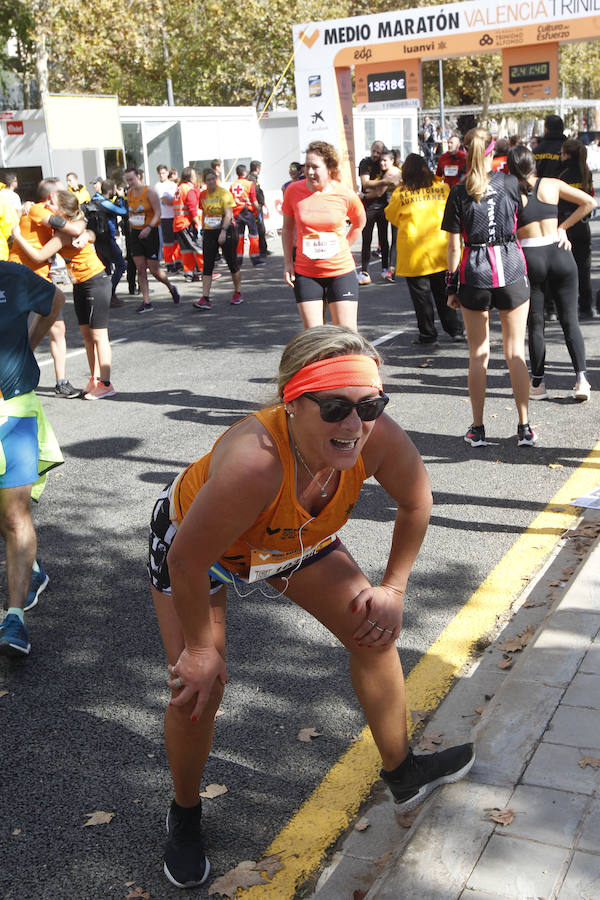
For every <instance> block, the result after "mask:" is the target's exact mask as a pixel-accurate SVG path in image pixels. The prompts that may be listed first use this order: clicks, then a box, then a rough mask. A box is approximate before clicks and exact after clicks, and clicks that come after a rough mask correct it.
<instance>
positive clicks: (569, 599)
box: [303, 510, 600, 900]
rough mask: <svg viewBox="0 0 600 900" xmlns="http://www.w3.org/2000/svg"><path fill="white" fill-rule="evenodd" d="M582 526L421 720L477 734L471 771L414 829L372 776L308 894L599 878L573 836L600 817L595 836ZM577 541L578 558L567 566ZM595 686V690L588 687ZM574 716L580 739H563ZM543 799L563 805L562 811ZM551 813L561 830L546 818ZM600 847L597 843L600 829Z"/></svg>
mask: <svg viewBox="0 0 600 900" xmlns="http://www.w3.org/2000/svg"><path fill="white" fill-rule="evenodd" d="M599 520H600V513H598V511H595V510H594V511H592V510H586V511H585V513H584V516H583V519H582V523H581V524H582V525H585V524H597V523H598V522H599ZM578 531H579V529H575V531H574V533H569V534H568V535H566V536H565V538H566V539H565V540H564V541H563V543H562V545H561V546H559V547H558V548H557V552H556V554H555V556H554V557H553V559H552V560H551V561H550V562H549V563H548V564H547V565H546V567H545V568H544V569H543V570H542V571H541V573H540V574H539V575H538V576H537V579H536V580H535V582H534V583H532V584H531V585H529V586H528V588H527V589H526V591H525V592H524V593H523V595H522V597H521V598H520V601H519V604H520V605H519V604H517V605H519V608H518V610H517V612H516V613H513V614H512V615H511V617H510V619H509V620H508V621H507V622H506V623H499V628H500V629H501V630H500V633H499V634H498V635H497V636H496V638H495V639H494V641H493V643H491V644H490V646H489V647H488V648H487V649H486V650H485V651H484V652H483V654H482V655H481V656H480V657H479V659H478V660H476V661H475V662H474V663H473V665H472V666H470V667H469V668H468V670H467V671H466V672H465V673H463V675H462V677H461V678H460V679H459V680H458V681H457V683H456V685H455V686H454V687H453V689H452V690H451V691H450V693H449V694H448V696H447V697H446V698H445V699H444V701H443V702H442V704H441V705H440V707H439V708H438V710H437V711H436V712H435V714H434V715H433V716H432V717H431V719H430V720H428V721H427V723H426V726H425V728H424V731H425V732H426V733H428V734H441V735H442V736H443V743H442V745H441V746H442V747H443V746H450V745H452V744H455V743H461V742H464V741H466V740H474V741H475V743H476V746H477V761H476V763H475V766H474V767H473V769H472V770H471V773H470V774H469V776H468V778H467V779H465V780H464V781H462V782H460V783H458V784H455V785H448V786H446V787H445V788H443V789H442V790H438V791H436V792H435V793H434V794H433V796H432V797H431V799H430V800H428V801H427V802H426V803H425V804H424V805H423V807H422V808H421V810H420V812H419V814H418V816H417V818H416V819H415V821H414V823H413V825H412V827H410V828H406V827H402V823H399V822H398V821H397V819H396V816H395V815H394V805H393V803H392V802H391V800H390V798H389V795H387V793H386V792H385V791H384V790H383V788H382V786H381V785H378V786H377V787H376V788H375V789H374V791H373V795H372V796H373V800H372V801H371V805H370V806H369V808H368V809H366V810H363V811H362V817H363V820H366V821H368V828H367V829H366V830H365V831H361V832H357V831H355V830H352V831H350V832H349V833H347V835H346V836H345V837H344V838H342V839H341V840H340V841H338V844H337V845H336V850H335V852H334V855H333V857H332V859H331V862H330V865H329V866H328V867H326V868H325V869H324V870H323V871H322V873H321V876H320V878H319V880H318V882H317V884H316V887H315V890H314V893H313V894H312V895H310V896H314V897H315V900H340V898H342V897H343V898H344V900H346V898H349V900H350V898H352V897H353V896H354V894H353V892H356V895H357V896H360V897H361V898H364V900H399V898H400V897H415V898H419V900H422V898H427V900H430V898H431V900H454V898H456V900H458V898H462V900H479V898H483V897H487V898H490V897H494V896H496V897H511V898H515V900H524V898H526V897H529V896H531V897H532V898H539V897H544V898H546V900H549V898H550V897H558V896H559V895H558V893H557V892H556V890H555V887H556V885H558V886H560V885H561V884H563V882H564V885H563V888H564V886H565V885H566V886H567V888H568V884H567V882H568V877H571V880H573V879H575V878H577V877H579V878H580V880H581V878H584V879H585V878H587V879H588V881H589V871H588V869H589V866H590V864H591V863H594V864H597V865H596V868H595V869H594V871H595V873H596V874H595V876H594V877H596V875H597V876H598V877H599V878H600V874H599V873H600V856H596V855H595V854H594V855H593V857H590V856H589V851H585V852H584V851H580V850H579V848H578V844H577V840H578V838H577V835H579V834H580V832H581V831H582V829H583V821H584V818H585V817H586V816H588V817H589V816H591V817H592V819H591V820H590V821H595V820H594V819H593V815H594V814H595V812H594V811H595V809H596V807H595V806H594V803H597V804H598V810H597V815H598V825H597V826H596V827H597V828H598V832H599V835H598V837H600V801H596V797H595V792H596V791H597V790H598V789H599V787H600V772H599V771H597V770H594V769H592V768H590V767H586V768H585V769H583V768H581V767H580V766H578V765H577V763H578V761H579V759H581V757H582V756H585V755H591V756H596V757H600V710H599V711H596V710H593V712H592V711H590V710H586V714H585V716H584V717H583V719H582V717H581V715H579V713H581V711H582V707H583V706H587V705H588V702H589V704H590V705H591V704H592V703H593V704H595V706H596V707H600V691H598V690H597V688H598V687H600V641H598V638H597V636H598V633H599V632H600V538H598V539H596V540H595V541H594V542H593V543H592V542H591V541H590V540H589V539H587V540H585V541H583V546H584V548H585V550H584V551H582V549H581V547H582V545H581V544H580V545H579V547H578V546H577V540H573V539H571V538H576V536H577V532H578ZM590 544H592V545H591V548H590ZM582 552H585V555H584V557H583V561H582V565H581V566H580V567H578V568H576V569H575V571H574V572H573V571H572V570H573V568H574V567H577V566H578V563H579V560H580V559H581V554H582ZM569 571H571V575H570V576H569V575H568V573H569ZM526 631H528V633H529V634H530V635H533V636H532V637H531V639H530V640H529V643H528V644H527V646H526V648H525V649H524V650H522V651H520V652H515V653H512V654H510V655H511V656H512V657H513V659H514V663H513V667H512V668H511V669H510V670H508V671H507V670H502V669H500V668H498V664H499V663H500V662H502V661H503V660H504V659H505V658H506V657H507V655H508V654H507V653H506V652H505V651H504V650H502V649H501V647H504V646H505V641H506V640H507V639H510V638H513V637H515V636H516V635H520V634H523V632H526ZM595 640H596V641H597V642H596V643H594V641H595ZM584 661H585V664H584ZM590 678H591V679H592V681H594V683H593V684H591V683H589V679H590ZM595 678H597V682H596V681H595V680H594V679H595ZM586 679H587V680H586ZM590 691H593V692H594V694H595V696H596V697H597V698H598V699H597V700H589V698H588V695H589V694H590ZM570 703H574V704H575V703H576V704H577V705H576V706H575V705H574V706H571V705H570ZM482 707H483V710H482ZM479 711H481V714H480V713H479ZM586 721H587V722H588V723H589V725H588V726H586ZM573 729H577V735H578V736H577V741H578V743H577V746H572V745H570V744H569V743H568V742H569V740H570V738H569V732H570V731H572V730H573ZM417 749H418V743H417ZM584 751H587V752H584ZM548 804H550V805H551V806H552V805H553V807H554V810H555V812H558V811H559V810H560V813H561V815H560V817H559V818H557V817H556V816H552V815H551V811H550V810H549V809H548V808H547V807H548ZM507 806H510V807H511V808H513V809H514V810H515V813H516V815H515V820H514V822H513V823H512V825H511V826H507V827H504V826H501V825H498V824H496V823H495V822H493V821H492V820H491V819H490V818H489V813H490V810H491V809H493V808H504V807H507ZM592 807H593V808H592ZM545 820H548V821H551V822H552V823H553V825H552V828H554V831H555V832H557V833H554V832H553V831H552V828H550V829H546V830H545V831H544V827H543V823H544V821H545ZM575 820H576V821H575ZM561 822H562V825H561ZM564 822H567V823H568V827H567V826H566V825H564ZM523 823H526V825H527V826H528V828H529V831H528V828H527V827H525V828H523ZM532 828H533V832H532V833H533V834H535V835H536V836H535V837H531V834H530V832H531V829H532ZM561 828H562V831H561ZM536 829H537V830H536ZM565 829H566V831H565ZM588 830H589V829H588ZM515 841H516V844H515ZM498 842H500V844H498ZM594 846H595V848H596V853H599V852H600V840H597V841H596V843H595V844H594ZM509 851H510V852H509ZM582 852H583V856H582V855H581V853H582ZM499 854H500V856H499ZM523 854H525V855H526V859H525V860H524V861H523V860H522V859H521V857H522V855H523ZM586 854H588V855H586ZM498 860H501V861H502V862H503V864H502V865H500V864H499V862H498ZM592 868H593V866H592ZM521 869H523V871H524V872H525V874H524V875H523V876H522V877H520V876H519V878H520V880H519V878H517V879H516V880H517V881H518V884H516V885H515V884H512V882H511V880H510V877H509V876H508V875H507V872H508V873H510V872H512V871H513V870H514V872H519V871H520V870H521ZM571 870H573V873H574V874H573V875H571ZM579 870H580V871H581V873H583V874H581V875H580V876H578V875H577V871H579ZM378 871H379V874H377V873H378ZM515 877H516V876H515ZM594 884H595V882H594ZM484 885H485V886H484ZM530 888H531V890H532V892H531V893H529V889H530ZM480 890H483V892H484V893H480ZM578 890H579V888H578ZM490 891H492V893H490ZM494 891H496V893H494ZM593 891H594V892H593V893H590V894H586V893H582V894H577V895H575V894H573V895H571V894H569V893H564V894H563V893H562V892H561V893H560V898H561V900H565V898H567V897H569V898H570V897H571V896H573V898H575V897H577V900H581V898H588V897H589V900H592V898H594V900H597V898H598V896H600V881H599V883H598V884H596V885H595V887H594V888H593ZM303 896H308V895H306V894H303Z"/></svg>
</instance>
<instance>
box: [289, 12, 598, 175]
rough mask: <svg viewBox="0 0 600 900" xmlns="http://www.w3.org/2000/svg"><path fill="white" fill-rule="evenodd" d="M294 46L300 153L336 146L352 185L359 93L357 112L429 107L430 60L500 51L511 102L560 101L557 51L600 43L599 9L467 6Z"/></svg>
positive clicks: (395, 17) (368, 23)
mask: <svg viewBox="0 0 600 900" xmlns="http://www.w3.org/2000/svg"><path fill="white" fill-rule="evenodd" d="M293 37H294V48H295V50H294V63H295V86H296V104H297V107H298V130H299V138H300V146H301V147H306V146H307V144H309V143H310V142H311V141H314V140H324V141H329V143H331V144H334V145H335V146H336V147H337V148H338V149H339V151H340V157H341V160H342V174H343V178H344V180H345V181H346V182H347V183H348V184H353V182H354V172H355V166H354V135H353V125H352V108H353V90H354V93H355V96H356V103H357V104H359V103H370V102H376V101H391V100H405V101H407V104H410V103H411V102H412V103H418V104H421V103H422V79H421V61H422V60H424V59H441V58H447V57H452V56H472V55H473V54H476V53H499V52H501V53H502V88H503V100H505V101H507V102H510V101H511V100H514V101H516V100H537V99H541V98H543V99H550V98H553V97H557V96H558V94H559V90H558V45H559V43H565V42H567V41H589V40H596V39H597V38H599V37H600V0H466V2H464V3H451V4H444V5H443V6H432V7H428V8H415V9H404V10H399V11H397V12H385V13H377V14H374V15H365V16H355V17H353V18H348V19H330V20H329V21H325V22H316V23H315V22H311V23H310V24H308V25H295V26H294V27H293ZM352 69H354V85H353V82H352Z"/></svg>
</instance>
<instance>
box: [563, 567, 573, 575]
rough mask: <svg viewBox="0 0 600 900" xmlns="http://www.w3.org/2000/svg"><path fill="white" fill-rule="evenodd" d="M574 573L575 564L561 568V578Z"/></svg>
mask: <svg viewBox="0 0 600 900" xmlns="http://www.w3.org/2000/svg"><path fill="white" fill-rule="evenodd" d="M574 573H575V566H568V567H567V568H566V569H563V570H562V577H563V578H570V577H571V575H573V574H574Z"/></svg>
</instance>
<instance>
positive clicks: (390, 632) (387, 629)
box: [384, 628, 394, 634]
mask: <svg viewBox="0 0 600 900" xmlns="http://www.w3.org/2000/svg"><path fill="white" fill-rule="evenodd" d="M384 631H387V632H388V633H389V634H393V633H394V629H393V628H384Z"/></svg>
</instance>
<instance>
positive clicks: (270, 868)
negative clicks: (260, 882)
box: [255, 853, 283, 878]
mask: <svg viewBox="0 0 600 900" xmlns="http://www.w3.org/2000/svg"><path fill="white" fill-rule="evenodd" d="M255 869H256V871H257V872H265V873H266V876H267V878H272V877H273V875H274V874H275V872H279V870H280V869H283V863H282V862H281V857H280V856H279V854H278V853H271V855H270V856H263V858H262V859H259V860H258V861H257V863H256V866H255Z"/></svg>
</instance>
